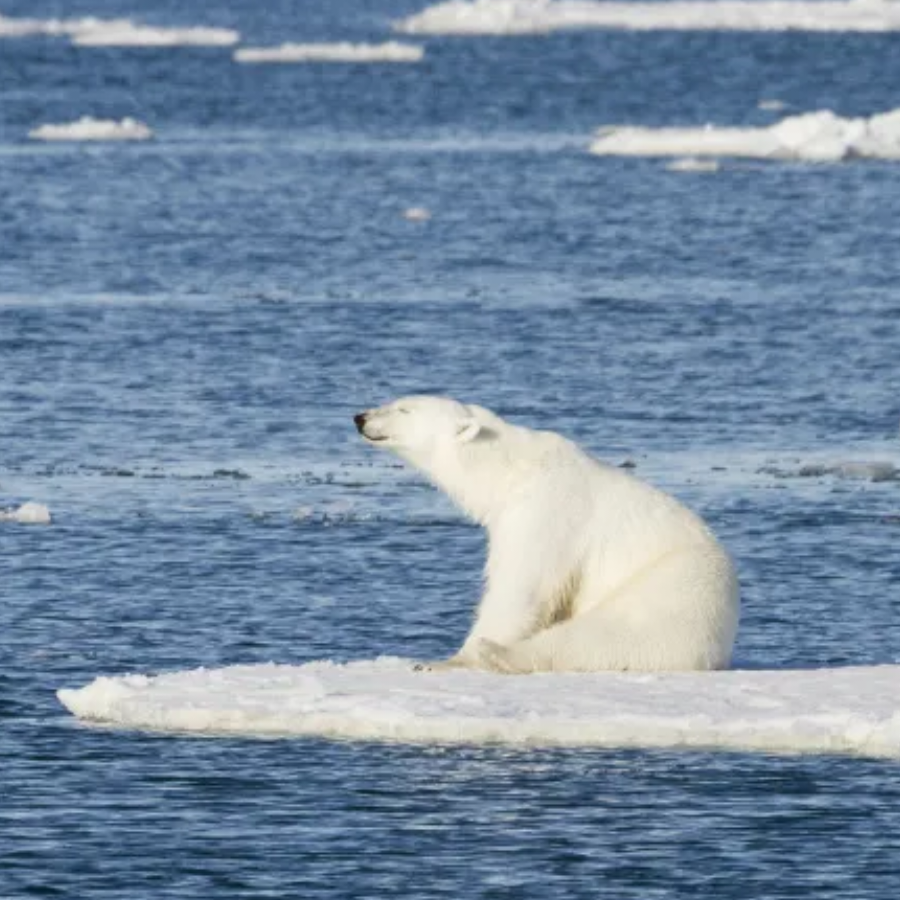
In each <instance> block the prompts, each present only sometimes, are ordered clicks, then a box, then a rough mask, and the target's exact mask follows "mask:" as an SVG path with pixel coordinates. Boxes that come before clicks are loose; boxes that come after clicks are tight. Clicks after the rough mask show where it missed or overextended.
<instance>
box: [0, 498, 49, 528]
mask: <svg viewBox="0 0 900 900" xmlns="http://www.w3.org/2000/svg"><path fill="white" fill-rule="evenodd" d="M51 521H52V520H51V516H50V510H49V509H47V507H46V506H44V504H43V503H34V502H33V501H29V502H28V503H23V504H22V505H21V506H20V507H18V508H17V509H6V510H3V509H0V522H18V523H19V524H20V525H49V524H50V522H51Z"/></svg>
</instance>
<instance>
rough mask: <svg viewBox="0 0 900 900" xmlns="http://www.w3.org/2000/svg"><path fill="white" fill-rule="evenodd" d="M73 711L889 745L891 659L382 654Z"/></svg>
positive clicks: (613, 742)
mask: <svg viewBox="0 0 900 900" xmlns="http://www.w3.org/2000/svg"><path fill="white" fill-rule="evenodd" d="M58 697H59V700H60V701H61V702H62V704H63V705H64V706H65V707H66V708H67V709H69V710H70V711H71V712H72V713H74V714H75V715H76V716H78V717H79V718H81V719H83V720H86V721H91V722H98V723H105V724H107V725H114V726H118V727H123V728H137V729H151V730H163V731H181V732H198V733H205V734H248V735H324V736H336V737H345V738H360V739H366V740H368V739H389V740H400V741H417V742H467V743H469V742H471V743H478V742H488V741H489V742H505V743H513V744H540V745H572V746H609V747H668V748H675V747H720V748H742V749H757V750H769V751H771V750H779V751H789V752H796V751H807V752H852V753H863V754H871V755H888V756H897V755H900V699H898V698H900V666H875V667H859V668H832V669H819V670H776V671H773V670H768V671H763V670H757V671H754V670H738V671H729V672H684V673H655V674H640V673H613V672H608V673H593V674H555V675H528V676H518V677H510V676H503V675H495V674H491V673H487V672H471V671H449V672H427V673H419V672H414V671H413V670H412V667H411V664H410V662H409V661H405V660H401V659H396V658H382V659H378V660H375V661H371V662H356V663H350V664H347V665H338V664H334V663H330V662H314V663H308V664H306V665H301V666H284V665H274V664H267V665H257V666H233V667H229V668H223V669H211V670H206V669H197V670H194V671H184V672H172V673H168V674H163V675H158V676H155V677H148V676H144V675H123V676H118V677H101V678H97V679H96V680H94V681H93V682H91V683H90V684H88V685H87V686H85V687H83V688H81V689H77V690H60V691H58Z"/></svg>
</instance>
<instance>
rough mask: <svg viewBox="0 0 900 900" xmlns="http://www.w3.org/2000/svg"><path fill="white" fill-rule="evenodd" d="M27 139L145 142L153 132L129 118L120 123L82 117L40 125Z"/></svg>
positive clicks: (112, 120) (29, 133)
mask: <svg viewBox="0 0 900 900" xmlns="http://www.w3.org/2000/svg"><path fill="white" fill-rule="evenodd" d="M28 137H30V138H33V139H34V140H38V141H146V140H148V139H149V138H151V137H153V132H152V131H151V130H150V128H148V127H147V126H146V125H145V124H144V123H143V122H139V121H137V119H132V118H130V117H129V116H126V117H125V118H124V119H122V120H121V121H116V120H115V119H95V118H93V117H92V116H82V117H81V118H80V119H77V120H76V121H74V122H67V123H64V124H61V125H41V126H40V127H39V128H34V129H32V130H31V131H29V132H28Z"/></svg>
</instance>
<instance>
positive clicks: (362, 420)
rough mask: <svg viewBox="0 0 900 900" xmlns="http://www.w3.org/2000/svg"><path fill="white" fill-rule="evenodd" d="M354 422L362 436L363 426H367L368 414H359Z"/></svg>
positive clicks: (354, 418)
mask: <svg viewBox="0 0 900 900" xmlns="http://www.w3.org/2000/svg"><path fill="white" fill-rule="evenodd" d="M353 421H354V423H355V424H356V430H357V431H358V432H359V433H360V434H362V430H363V426H364V425H365V424H366V414H365V413H357V414H356V415H355V416H354V417H353Z"/></svg>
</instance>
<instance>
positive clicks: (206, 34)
mask: <svg viewBox="0 0 900 900" xmlns="http://www.w3.org/2000/svg"><path fill="white" fill-rule="evenodd" d="M71 37H72V43H73V44H77V45H78V46H79V47H231V46H233V45H234V44H236V43H237V42H238V41H239V40H240V39H241V34H240V32H239V31H234V30H233V29H231V28H205V27H196V26H195V27H190V28H163V27H156V26H152V25H137V24H135V23H134V22H131V21H129V20H127V19H122V20H118V21H108V22H103V21H99V20H98V21H97V24H96V25H94V26H93V27H82V28H80V29H78V30H77V31H76V32H74V33H73V34H72V36H71Z"/></svg>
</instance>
